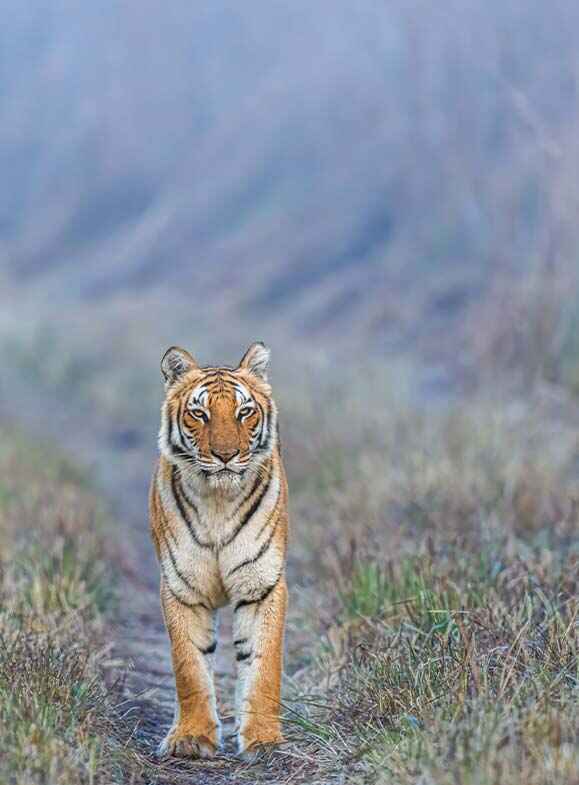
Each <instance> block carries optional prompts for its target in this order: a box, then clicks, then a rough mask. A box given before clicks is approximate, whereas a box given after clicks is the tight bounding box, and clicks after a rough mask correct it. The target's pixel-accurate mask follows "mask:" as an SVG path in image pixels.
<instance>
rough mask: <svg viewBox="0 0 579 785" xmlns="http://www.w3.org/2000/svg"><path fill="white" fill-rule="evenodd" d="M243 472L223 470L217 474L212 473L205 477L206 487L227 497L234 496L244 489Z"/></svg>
mask: <svg viewBox="0 0 579 785" xmlns="http://www.w3.org/2000/svg"><path fill="white" fill-rule="evenodd" d="M244 475H245V472H233V471H230V470H228V469H224V470H222V471H219V472H214V473H212V474H209V475H208V476H207V477H206V482H207V485H208V486H209V487H210V488H211V489H213V490H215V491H220V492H221V493H224V494H226V495H227V496H235V495H236V494H237V493H239V491H240V490H241V489H242V488H243V487H244V485H245V482H244Z"/></svg>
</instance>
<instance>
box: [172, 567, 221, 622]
mask: <svg viewBox="0 0 579 785" xmlns="http://www.w3.org/2000/svg"><path fill="white" fill-rule="evenodd" d="M161 572H162V573H163V578H164V579H165V585H166V587H167V590H168V591H169V594H170V595H171V596H172V597H173V599H175V600H177V602H178V603H179V604H180V605H184V606H185V608H189V609H190V610H194V609H195V608H198V607H201V608H205V610H206V611H208V610H210V609H209V607H208V606H207V605H205V603H204V602H188V601H187V600H184V599H183V598H182V597H180V596H179V595H178V594H177V592H176V591H175V590H174V589H173V587H172V586H171V584H170V583H169V579H168V578H167V575H166V573H165V570H164V569H163V566H162V565H161Z"/></svg>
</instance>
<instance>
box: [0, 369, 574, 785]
mask: <svg viewBox="0 0 579 785" xmlns="http://www.w3.org/2000/svg"><path fill="white" fill-rule="evenodd" d="M388 386H389V383H388V379H387V377H386V376H384V375H380V376H376V377H374V378H372V380H371V381H370V382H369V383H368V384H367V385H365V386H364V387H360V384H358V385H357V386H353V385H350V384H341V385H340V387H336V386H334V387H332V388H331V389H329V388H326V389H322V388H321V387H320V385H319V384H318V385H316V390H315V391H314V390H313V389H312V388H308V390H307V392H305V393H304V394H303V395H302V396H298V395H297V394H296V387H295V385H294V387H292V397H291V398H290V399H289V400H286V401H282V402H281V403H282V410H283V412H284V422H283V425H284V428H283V431H282V436H283V440H284V445H285V451H286V460H287V464H288V467H289V472H290V485H291V488H292V522H293V534H292V546H291V559H290V576H291V577H290V583H291V589H292V590H291V597H292V603H291V609H290V619H289V625H288V635H287V660H286V662H287V670H288V676H287V680H286V685H285V698H284V703H285V727H286V736H287V738H288V743H287V745H285V747H283V748H282V749H280V750H279V751H277V752H275V753H274V754H272V755H271V756H270V757H269V758H268V759H266V760H265V761H264V762H262V763H260V764H259V765H257V766H255V767H247V766H244V765H240V764H237V763H236V762H235V761H234V760H233V759H231V758H230V757H229V758H221V759H219V760H218V761H216V762H215V763H214V764H212V765H206V764H187V765H183V764H176V763H175V764H173V763H164V764H163V765H157V764H155V763H154V762H153V761H152V760H151V759H146V755H145V754H144V753H143V751H141V753H139V752H138V751H136V749H135V747H134V746H133V745H127V744H126V740H127V735H128V733H129V732H130V729H128V728H127V725H126V723H125V724H123V722H122V721H120V718H119V713H120V712H121V711H122V710H121V709H119V707H117V706H116V705H115V703H116V699H115V692H114V690H111V689H109V687H108V686H107V683H106V679H104V678H103V666H104V665H105V660H106V652H103V649H102V641H103V640H104V638H103V634H102V633H103V629H104V622H103V613H104V614H105V615H106V614H107V613H108V612H109V609H110V608H111V602H114V601H113V600H112V598H111V596H110V594H109V593H108V591H105V590H104V587H105V586H108V585H109V583H110V581H109V580H108V579H107V580H104V579H105V578H106V575H105V572H103V568H102V565H103V564H105V563H107V561H110V559H108V557H107V553H106V547H105V540H104V539H103V537H102V534H101V532H102V531H103V528H102V526H103V521H102V520H101V515H100V513H99V512H98V509H97V506H96V505H95V503H94V501H93V500H92V499H91V497H90V494H89V493H88V492H87V491H86V490H83V489H82V488H81V487H79V481H78V479H77V478H74V477H71V476H70V471H69V470H68V469H67V468H66V467H63V466H62V465H61V464H60V463H59V462H58V461H54V459H53V458H52V456H48V458H49V460H47V456H46V454H45V453H44V454H42V455H40V454H39V455H38V456H37V455H36V453H35V454H33V455H30V453H29V446H28V445H24V444H21V445H20V446H16V447H15V446H14V439H12V438H11V439H10V440H8V444H11V445H12V446H8V447H7V446H6V444H7V442H6V440H5V439H3V445H4V446H3V447H2V453H1V458H0V460H1V463H2V473H1V476H2V481H1V482H0V497H1V499H2V501H1V507H0V510H1V515H2V526H1V527H0V536H1V537H2V552H3V554H5V557H4V559H3V563H4V567H3V570H4V582H3V587H4V588H3V608H2V613H1V615H0V619H1V621H0V625H1V629H2V634H3V636H4V641H5V644H6V643H8V645H5V646H4V648H3V653H2V655H1V656H0V691H1V692H2V696H1V702H0V707H1V708H0V711H1V712H3V714H2V716H1V718H0V719H1V722H0V727H1V730H0V734H2V735H0V748H1V749H2V750H3V753H2V755H1V756H0V779H2V777H3V778H4V779H5V780H6V781H8V782H14V783H17V785H21V783H22V785H24V783H25V782H26V783H40V782H47V783H58V785H69V783H73V782H74V783H77V782H81V783H82V782H101V783H113V782H127V781H129V782H130V781H143V780H144V781H146V782H175V783H176V782H186V781H195V777H196V778H197V780H198V781H200V782H213V783H220V784H221V783H223V784H225V783H228V784H230V783H233V782H236V783H238V782H248V783H261V782H263V783H265V782H269V783H279V784H280V785H281V783H302V784H305V783H308V785H328V784H329V783H333V782H352V783H356V784H359V785H361V784H362V783H384V785H386V783H388V785H435V784H436V785H447V783H448V785H451V784H452V785H455V784H456V783H458V784H459V785H462V784H463V783H464V785H503V783H507V782H508V783H509V785H511V784H512V785H577V783H578V782H579V780H578V778H577V771H578V769H579V756H578V753H577V749H579V745H578V742H579V735H578V733H577V728H578V727H579V712H578V709H577V699H576V698H577V687H578V677H579V665H578V639H577V619H578V605H577V589H578V566H579V536H578V521H577V511H578V504H579V473H578V468H577V466H578V458H579V440H578V438H577V436H576V433H577V429H576V425H577V422H578V421H579V412H578V411H577V408H576V405H575V404H574V403H573V400H572V399H569V400H565V399H564V398H561V399H557V400H556V401H553V400H551V399H549V400H543V399H539V398H533V399H531V398H530V397H528V398H527V399H526V400H525V401H517V400H513V399H509V401H510V402H508V403H506V402H505V401H502V400H500V399H499V398H495V399H494V400H488V399H487V400H486V401H484V400H482V399H477V400H466V399H465V400H462V401H461V402H460V404H456V406H454V407H453V408H448V409H444V408H440V407H439V408H438V409H437V410H431V411H429V410H426V409H423V410H422V411H421V412H420V413H417V412H416V411H412V410H409V409H407V408H405V407H403V406H400V405H399V404H397V403H396V402H395V401H394V400H393V399H392V398H391V397H390V396H388V395H387V394H386V393H385V392H384V391H385V390H386V389H387V388H388ZM348 390H349V391H348ZM362 404H363V405H362ZM23 488H26V489H27V490H26V492H25V493H23V492H22V489H23ZM28 489H31V490H30V491H29V490H28ZM113 539H114V537H113ZM152 721H153V722H154V717H153V718H152ZM162 730H163V729H162V728H159V729H158V731H159V732H158V735H159V736H160V735H161V733H162ZM6 751H7V752H6ZM20 772H22V774H20Z"/></svg>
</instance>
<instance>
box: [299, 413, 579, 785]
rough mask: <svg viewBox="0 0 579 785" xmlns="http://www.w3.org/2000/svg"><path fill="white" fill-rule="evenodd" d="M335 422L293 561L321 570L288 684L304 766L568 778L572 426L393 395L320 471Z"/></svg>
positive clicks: (475, 777)
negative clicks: (299, 668) (419, 404)
mask: <svg viewBox="0 0 579 785" xmlns="http://www.w3.org/2000/svg"><path fill="white" fill-rule="evenodd" d="M349 415H350V417H351V416H352V412H349ZM330 416H331V415H330ZM358 416H359V417H360V413H358ZM333 430H334V428H333V425H332V422H331V421H330V422H328V423H327V432H325V431H324V426H323V423H322V428H321V429H320V428H318V430H317V440H318V441H319V452H318V459H319V460H318V462H317V463H315V462H312V463H310V464H309V465H308V466H305V467H304V466H301V467H300V475H301V478H302V482H303V483H304V486H303V488H302V492H301V493H300V495H299V498H298V500H297V506H298V508H299V510H298V511H296V510H295V506H296V505H295V502H296V500H295V498H294V513H296V512H297V516H296V515H294V517H297V519H298V521H300V522H301V529H300V531H299V532H298V533H297V534H295V540H297V541H298V545H297V547H298V548H300V547H301V548H303V552H302V553H301V554H300V561H301V565H300V571H303V575H304V578H303V580H304V581H308V582H310V583H311V584H313V585H315V584H317V583H318V582H322V585H323V588H321V589H317V588H316V589H312V590H315V591H321V594H322V598H321V600H320V601H319V603H318V605H319V607H318V611H319V613H320V615H321V619H322V621H321V625H322V627H323V629H324V635H323V642H322V644H321V646H319V648H318V656H317V660H316V663H315V664H314V665H311V666H310V667H309V669H307V670H306V676H305V677H303V676H302V684H303V680H305V681H307V682H308V685H309V686H308V688H307V689H305V690H304V689H303V688H302V689H301V693H300V694H296V693H297V692H298V691H300V687H302V685H296V684H295V683H294V689H295V692H294V694H293V697H292V700H290V701H289V702H288V710H289V714H288V721H289V723H290V727H292V728H293V731H292V737H293V738H294V739H296V740H297V739H300V738H301V741H299V742H298V743H299V744H301V746H302V747H304V746H305V748H306V749H308V750H309V752H308V754H309V755H310V758H309V760H310V764H309V768H308V770H307V774H305V773H304V777H305V778H308V779H307V781H309V782H319V783H323V782H328V781H331V779H332V778H333V777H335V776H343V777H345V780H346V781H348V782H349V781H352V782H360V783H362V782H372V783H374V782H377V783H382V782H383V783H388V784H389V785H397V784H398V783H399V784H400V785H411V784H412V785H419V784H420V785H430V784H432V785H434V783H436V785H438V784H439V783H440V784H444V785H446V783H449V785H450V783H453V784H454V783H469V784H470V783H472V784H473V785H495V783H496V784H497V785H499V784H502V783H506V782H508V783H513V784H515V783H519V784H520V785H523V784H524V785H555V784H557V785H563V784H565V785H574V784H575V783H577V782H579V775H578V773H577V772H578V771H579V752H578V750H579V745H578V742H579V733H578V730H577V729H578V728H579V711H578V709H577V688H578V676H579V664H578V637H577V629H578V627H577V623H578V608H579V604H578V600H577V589H578V577H579V575H578V572H579V570H578V567H579V536H578V521H577V500H578V499H579V476H578V475H577V465H576V461H577V457H578V455H579V450H578V442H577V438H576V436H575V431H574V430H572V429H571V428H570V427H568V428H566V427H565V426H564V424H563V422H562V421H560V422H559V424H557V422H556V421H554V420H553V419H550V418H547V417H546V416H543V417H542V416H541V411H540V407H539V406H538V405H537V404H535V405H530V404H528V405H523V404H519V405H515V404H512V405H511V406H509V407H506V406H504V405H501V404H500V403H499V402H494V403H488V404H480V403H475V402H471V403H465V404H463V405H462V406H461V408H460V410H457V411H454V412H439V413H434V414H429V415H423V416H421V417H417V416H416V415H413V414H412V413H408V412H403V411H398V412H393V411H392V410H391V411H390V413H389V414H388V415H386V416H385V417H383V418H382V422H381V423H380V427H379V428H378V427H377V423H374V425H373V427H372V428H371V432H372V434H373V438H372V439H371V440H368V441H366V444H365V446H364V445H363V444H362V443H361V441H358V440H354V439H353V438H352V436H350V440H349V444H345V443H343V445H342V446H343V449H342V459H341V462H340V466H339V467H336V466H334V467H333V470H332V471H331V472H328V467H327V462H326V461H325V460H324V457H325V456H326V455H327V444H328V443H330V442H333V441H334V440H335V434H334V433H333ZM362 432H363V428H362V427H360V428H357V429H355V431H354V430H352V431H351V433H362ZM356 442H357V443H356ZM310 612H311V611H310ZM319 626H320V625H319V624H318V636H319V634H320V631H319ZM290 693H291V690H290ZM305 778H304V781H306V779H305Z"/></svg>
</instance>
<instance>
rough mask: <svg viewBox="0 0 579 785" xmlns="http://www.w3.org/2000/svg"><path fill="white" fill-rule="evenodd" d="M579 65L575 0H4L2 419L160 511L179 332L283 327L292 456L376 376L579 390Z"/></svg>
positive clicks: (228, 357)
mask: <svg viewBox="0 0 579 785" xmlns="http://www.w3.org/2000/svg"><path fill="white" fill-rule="evenodd" d="M578 78H579V5H578V4H577V3H576V2H573V0H567V1H565V0H554V2H551V3H549V4H545V3H544V2H543V1H542V0H510V2H507V3H505V2H499V0H491V1H490V2H489V1H488V0H447V2H444V3H432V2H429V1H428V0H390V2H383V1H382V2H374V1H373V0H360V1H359V2H357V3H349V2H344V1H343V0H331V2H330V1H329V0H320V1H319V2H317V3H309V2H308V3H306V2H302V0H294V2H292V3H283V2H271V1H269V2H265V1H262V0H255V1H254V2H252V3H246V4H239V3H234V2H214V3H191V2H185V1H184V0H173V2H171V3H163V4H161V3H157V2H154V1H153V0H142V2H139V3H118V2H112V0H103V2H100V3H97V4H81V5H79V4H78V3H76V2H72V0H31V1H30V2H28V3H21V2H16V0H6V2H5V3H4V4H3V18H2V25H1V27H0V85H1V90H0V171H1V173H2V199H1V201H0V360H1V362H2V368H3V371H2V374H0V411H1V412H2V414H3V416H11V417H14V416H16V417H18V418H19V419H21V420H23V421H24V422H25V423H26V424H27V425H28V426H29V427H30V428H32V429H33V432H34V433H35V434H38V436H39V438H42V436H43V435H49V436H52V437H54V436H56V437H57V438H58V439H59V440H60V441H61V443H63V444H65V445H66V446H71V447H73V448H74V449H75V451H76V452H77V453H78V455H79V456H80V457H81V458H82V460H84V461H85V462H88V464H89V465H93V466H95V467H97V468H98V472H99V473H100V474H101V475H103V476H104V477H105V481H107V482H109V483H111V482H113V483H114V482H115V478H116V481H117V482H118V479H119V477H123V478H124V481H126V478H127V477H129V476H130V477H131V478H132V481H133V482H134V484H135V488H138V489H139V494H140V496H139V498H141V501H142V503H143V504H144V498H142V497H143V494H142V493H141V491H142V488H143V486H144V483H145V478H146V477H147V475H148V473H149V471H150V460H151V459H152V456H153V454H154V451H155V432H156V428H157V420H158V405H159V401H160V396H161V385H160V378H159V370H158V364H159V360H160V357H161V355H162V353H163V351H164V350H165V349H166V348H167V346H169V345H171V344H174V343H178V344H183V345H184V346H186V347H187V348H189V349H190V350H191V351H193V353H194V354H196V355H197V356H198V358H199V360H200V361H201V362H207V363H209V362H212V363H213V362H214V363H219V362H224V363H234V362H236V361H237V360H238V359H239V357H240V356H241V354H242V353H243V351H244V349H245V347H246V345H247V344H248V343H249V342H251V341H253V340H256V339H261V340H265V341H266V342H267V343H269V344H270V345H271V346H272V349H273V378H274V382H276V384H277V385H278V387H283V392H281V396H282V398H286V399H287V407H286V410H289V412H290V413H289V415H286V416H287V420H288V422H287V424H286V430H289V431H290V434H289V444H290V449H291V406H292V405H293V406H294V407H298V406H299V407H301V408H303V407H304V406H309V407H311V409H312V412H313V413H314V414H315V413H316V406H318V404H317V400H318V399H317V398H316V395H317V394H318V393H319V389H320V388H321V387H324V389H325V390H326V393H324V394H325V395H326V396H327V389H328V387H329V388H331V390H332V393H331V397H332V401H333V402H334V404H335V405H336V407H337V409H336V411H338V410H339V402H340V396H341V395H342V392H341V391H342V390H343V388H344V387H345V386H348V385H350V384H355V381H356V374H359V373H360V372H363V373H364V374H370V375H371V378H373V379H376V384H375V385H374V389H375V394H376V396H377V399H378V400H382V402H383V404H384V405H386V404H385V403H384V401H385V400H386V397H385V396H387V395H390V394H392V391H393V390H394V389H396V390H400V389H403V390H404V394H409V395H410V396H411V397H412V398H413V399H416V400H419V401H420V402H421V404H425V405H430V404H431V403H434V402H437V401H439V400H440V399H443V400H446V399H448V400H450V399H452V397H453V396H455V395H457V394H459V392H460V394H463V393H464V392H465V391H469V390H472V389H474V388H475V387H477V385H480V384H481V379H483V378H484V379H488V378H495V377H496V376H497V375H502V376H504V375H505V373H506V374H507V376H508V378H509V380H510V381H509V385H511V386H512V385H516V384H519V385H523V388H522V389H525V390H527V389H530V387H531V386H533V385H536V384H547V385H555V386H560V387H561V388H565V389H566V390H569V391H571V394H575V391H576V390H577V389H579V370H578V369H579V337H578V336H579V327H578V324H579V304H578V301H577V292H578V291H579V290H578V286H577V273H578V267H579V266H578V264H577V250H576V249H577V246H578V241H579V222H578V220H577V218H578V207H579V186H578V184H577V183H578V177H577V169H578V164H579V111H578V110H579V92H578V91H579V82H578ZM502 376H501V378H502ZM286 383H291V385H293V387H292V388H291V389H294V390H298V389H299V390H300V393H299V395H300V396H301V397H300V398H299V402H297V400H292V401H289V399H290V398H292V394H291V392H290V390H289V388H288V384H286ZM304 390H307V392H305V393H304V392H303V391H304ZM294 397H296V398H297V393H296V396H294ZM361 405H362V407H363V406H364V405H366V406H369V405H370V404H369V402H368V401H361ZM318 412H319V410H318ZM105 459H106V460H105ZM107 475H108V477H107Z"/></svg>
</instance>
